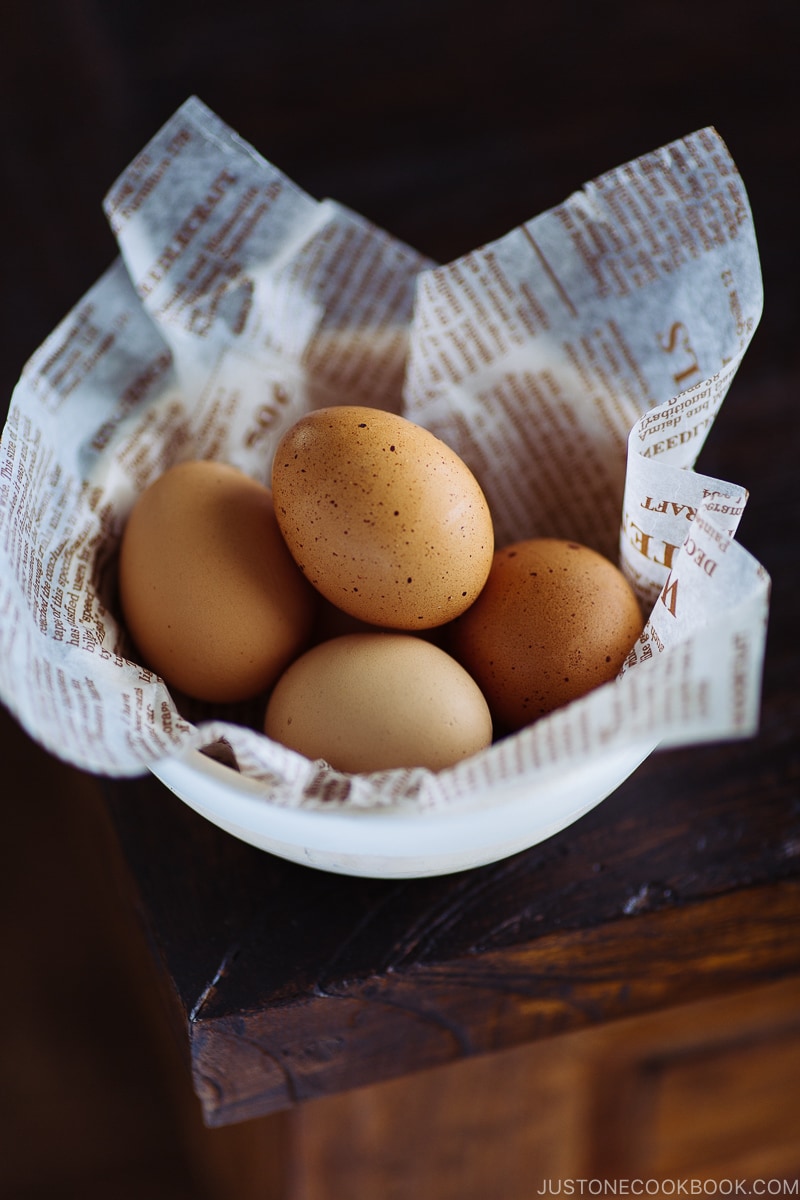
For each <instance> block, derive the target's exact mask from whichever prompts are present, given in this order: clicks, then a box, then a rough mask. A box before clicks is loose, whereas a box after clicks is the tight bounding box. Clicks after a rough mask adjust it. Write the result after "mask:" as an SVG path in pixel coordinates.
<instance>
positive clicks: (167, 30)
mask: <svg viewBox="0 0 800 1200" xmlns="http://www.w3.org/2000/svg"><path fill="white" fill-rule="evenodd" d="M789 7H790V6H784V5H781V4H778V3H770V2H767V3H766V4H764V5H762V6H760V7H759V12H758V13H757V14H753V15H752V17H751V18H750V19H749V21H748V24H747V27H746V28H744V27H741V28H739V27H737V25H736V22H735V19H734V18H733V17H732V16H731V15H730V11H729V6H723V5H722V4H720V3H712V4H709V5H708V6H702V7H701V6H694V8H693V9H692V10H691V11H689V9H688V8H687V10H686V12H684V13H682V14H680V13H675V12H673V13H672V17H673V18H674V19H670V20H667V21H666V23H665V25H664V27H663V28H662V27H660V26H659V28H658V29H656V28H655V27H653V28H650V26H649V25H648V21H649V17H648V18H647V20H645V14H644V10H643V8H642V6H641V5H640V4H634V3H620V4H617V5H616V6H599V7H598V8H597V11H596V12H595V13H594V14H592V13H590V12H589V11H587V12H585V13H583V14H582V16H581V19H580V20H579V21H576V20H574V18H573V17H571V16H570V12H571V10H569V11H568V8H569V6H564V8H563V10H561V9H558V8H557V6H556V8H554V9H553V10H552V11H550V10H547V12H543V11H537V10H536V9H535V8H533V7H531V6H527V7H526V6H521V7H519V6H516V5H512V4H511V3H504V2H503V0H501V2H500V3H499V4H492V5H485V4H478V3H475V4H468V5H466V6H463V5H456V4H454V3H452V2H449V0H438V2H436V3H433V4H431V5H430V6H427V7H426V8H425V10H424V12H423V10H422V9H420V10H419V12H417V10H413V11H405V10H402V11H401V10H399V9H398V10H397V11H394V10H392V11H389V12H387V11H385V10H380V15H379V10H378V9H377V8H376V9H374V10H372V9H370V8H368V7H366V6H365V7H364V8H363V11H362V8H361V7H360V6H357V5H350V4H345V5H343V6H335V7H334V8H333V9H331V8H330V6H327V5H322V4H317V5H314V4H310V5H308V4H307V5H301V6H299V7H298V8H297V9H296V10H295V9H293V8H292V7H291V6H284V7H283V8H282V9H281V12H280V16H277V15H276V14H274V13H270V11H269V10H268V8H267V7H266V6H255V5H252V4H247V3H243V2H236V0H233V2H232V3H229V4H226V5H225V6H222V7H221V8H220V9H219V11H216V10H214V9H211V10H208V11H202V12H201V11H197V12H193V13H192V18H191V21H190V22H189V23H188V24H187V20H186V14H185V13H184V12H183V11H182V8H181V6H180V5H178V4H172V5H170V4H165V5H164V6H161V7H159V9H158V12H157V13H156V11H155V6H153V11H152V12H151V11H150V8H151V6H148V5H143V6H134V8H132V9H131V8H130V6H128V9H129V11H126V10H125V9H124V7H123V8H121V9H119V10H114V11H113V12H112V8H111V6H109V7H108V10H107V11H104V12H101V11H100V9H99V6H98V8H97V9H96V10H95V9H94V8H92V6H87V5H81V6H74V5H72V4H70V3H68V0H60V2H59V3H56V4H51V5H48V6H46V8H47V21H46V22H44V25H43V21H44V16H43V13H44V9H43V6H42V5H41V4H37V3H35V2H34V3H30V4H28V5H26V6H24V10H23V9H22V7H21V11H20V13H19V14H18V20H17V24H16V26H15V27H14V28H13V30H11V31H10V33H9V39H10V40H9V46H10V51H9V52H8V53H9V60H10V61H11V60H13V70H10V71H6V72H5V74H4V78H3V85H2V86H3V87H4V88H9V89H10V90H9V92H8V95H7V99H8V101H9V103H8V104H7V111H9V112H12V111H13V118H12V119H11V121H10V123H9V124H10V127H9V129H8V131H7V137H6V149H5V151H4V154H3V156H2V157H3V159H4V165H9V166H10V168H11V170H10V172H9V186H7V187H6V188H5V189H4V193H3V196H2V204H3V206H4V208H7V212H5V213H4V214H3V215H4V217H5V227H6V228H7V229H8V228H10V229H13V230H14V237H13V238H9V239H8V241H7V244H6V246H5V249H4V255H5V259H6V264H7V269H8V272H9V273H8V276H7V277H8V279H10V280H11V281H12V283H13V285H14V288H15V290H14V291H13V292H11V291H10V289H7V293H6V295H7V299H11V298H12V297H13V320H12V319H11V318H10V317H9V319H6V320H5V321H4V322H3V323H2V328H1V329H0V336H2V339H3V346H2V350H3V353H2V355H0V366H1V367H2V370H3V371H4V372H5V374H4V375H3V391H4V395H7V394H8V393H9V392H10V389H11V386H12V385H13V382H14V380H15V379H16V377H17V375H18V373H19V369H20V367H21V365H22V362H23V361H24V358H25V357H26V356H27V354H29V353H30V352H31V351H32V350H33V349H34V348H35V347H36V346H37V345H38V344H39V342H40V341H41V340H42V339H43V338H44V336H45V335H46V334H47V333H48V332H49V330H50V328H52V326H53V325H54V324H55V322H56V321H57V320H58V319H59V318H60V317H61V316H62V315H63V313H64V312H65V311H66V310H67V309H68V308H69V307H71V306H72V305H73V304H74V303H75V302H76V301H77V299H78V298H79V296H80V295H81V293H82V291H83V290H84V289H85V288H86V287H88V286H89V285H90V284H91V283H92V282H93V281H94V279H95V278H96V277H97V276H98V275H99V274H100V272H101V271H102V270H103V269H104V268H105V266H106V265H107V263H108V262H109V260H110V257H111V255H112V253H113V244H112V241H111V238H110V234H109V233H108V230H107V229H106V227H105V224H104V221H103V218H102V214H101V212H100V207H99V206H100V200H101V197H102V195H103V194H104V193H105V191H106V190H107V188H108V187H109V186H110V185H111V183H112V182H113V180H114V178H115V176H116V174H117V173H118V172H119V171H120V170H121V169H122V168H123V167H124V166H125V165H126V163H127V162H128V161H129V160H130V159H131V158H132V157H133V156H134V155H135V154H136V153H137V152H138V150H139V149H140V148H141V146H142V145H143V144H144V142H145V141H146V140H147V138H148V137H149V136H150V135H151V133H152V132H153V131H154V130H155V129H156V128H157V127H158V125H159V124H160V123H161V122H162V121H163V120H165V119H166V118H167V116H169V115H170V113H171V112H172V111H173V110H174V109H175V108H176V107H177V106H178V104H180V103H181V102H182V101H183V99H185V97H186V96H187V95H188V94H190V93H191V92H197V94H199V95H200V96H201V98H202V99H204V100H205V101H206V102H207V103H208V104H209V105H210V106H211V107H212V108H215V109H216V110H217V111H218V112H219V114H220V115H221V116H222V117H223V118H224V119H225V120H226V121H228V122H229V123H230V124H231V125H233V126H234V127H235V128H238V129H239V130H240V132H241V133H242V134H243V136H245V137H246V138H247V139H248V140H249V141H251V142H252V143H254V144H255V145H256V146H257V147H258V148H259V149H260V150H261V151H262V152H263V153H264V154H266V155H267V156H268V157H270V158H271V159H272V160H273V161H275V162H276V163H278V165H280V166H281V167H282V168H283V169H284V170H286V171H287V173H288V174H289V175H290V176H291V177H293V178H294V179H296V180H297V182H298V183H300V184H301V185H302V186H304V187H305V188H307V189H308V190H309V191H311V192H312V193H313V194H316V195H325V194H329V195H333V196H335V197H336V198H337V199H339V200H341V201H343V202H345V203H348V204H350V205H351V206H352V207H353V208H355V209H356V210H358V211H360V212H363V213H364V214H365V215H367V216H369V217H370V218H372V219H373V220H375V221H376V222H377V223H378V224H382V225H384V226H385V227H386V228H388V229H390V230H391V231H392V232H393V233H395V234H396V235H397V236H400V237H403V238H405V239H406V240H408V241H409V242H411V243H412V244H414V245H415V246H416V247H418V248H419V249H420V250H422V251H424V252H425V253H428V254H430V255H431V256H433V257H434V258H437V259H439V260H446V259H448V258H450V257H454V256H455V255H457V254H460V253H462V252H463V251H465V250H467V249H469V248H471V247H473V246H476V245H479V244H480V243H481V242H483V241H487V240H489V239H491V238H494V237H497V236H499V235H501V234H502V233H504V232H506V230H508V229H510V228H511V227H512V226H513V225H515V224H517V223H519V222H520V221H523V220H526V219H527V218H529V217H530V216H532V215H534V214H535V213H536V212H538V211H541V210H542V209H543V208H545V207H548V206H550V205H552V204H555V203H557V202H559V201H560V200H562V199H563V198H564V196H565V195H567V194H568V193H569V192H570V191H571V190H572V189H574V188H576V187H578V186H580V184H581V183H582V182H583V181H584V180H585V179H587V178H590V177H592V176H593V175H595V174H597V173H598V172H600V171H603V170H605V169H607V168H609V167H611V166H614V165H616V164H617V163H619V162H623V161H625V160H627V159H629V158H632V157H635V156H636V155H637V154H640V153H644V152H646V151H648V150H650V149H652V148H654V147H655V146H657V145H659V144H662V143H663V142H666V141H668V140H671V139H672V138H674V137H677V136H680V135H681V134H684V133H688V132H690V131H691V130H692V129H695V128H699V127H700V126H702V125H705V124H708V123H714V124H716V125H717V127H718V129H719V130H720V132H721V133H722V135H723V137H725V139H726V140H727V142H728V145H729V146H730V149H731V151H732V153H733V155H734V158H735V159H736V161H737V163H738V165H739V167H740V170H741V171H742V174H743V177H744V179H745V183H746V185H747V187H748V191H749V194H750V198H751V202H752V204H753V209H754V215H755V220H756V229H757V232H758V234H759V239H760V247H761V254H762V264H763V268H764V276H765V289H766V308H765V317H764V321H763V323H762V327H761V329H760V330H759V331H758V333H757V334H756V338H755V340H754V343H753V345H752V347H751V349H750V351H749V352H748V356H747V358H746V359H745V363H744V365H743V367H742V368H741V370H740V373H739V375H738V377H737V379H736V381H735V382H734V386H733V388H732V391H731V393H730V394H729V397H728V398H727V400H726V402H725V406H724V408H723V412H722V415H721V417H720V418H719V420H718V421H717V423H716V426H715V428H714V430H713V432H712V435H711V438H710V440H709V442H708V444H707V446H706V448H705V449H704V451H703V454H702V456H701V459H700V462H699V464H698V467H699V469H701V470H703V471H705V472H707V473H708V474H711V475H717V476H719V477H721V478H725V479H731V480H735V481H736V482H740V483H742V484H744V485H746V486H747V487H748V488H749V489H750V492H751V500H750V503H749V506H748V509H747V511H746V513H745V516H744V519H743V522H742V525H741V528H740V534H739V538H740V540H741V541H742V542H743V544H744V545H745V546H746V547H747V548H748V549H750V550H751V551H752V553H753V554H754V555H755V556H756V557H757V558H758V559H759V561H760V562H762V563H763V565H764V566H765V567H766V568H767V570H768V571H769V572H770V574H771V576H772V578H773V581H774V594H773V602H772V612H771V621H770V630H769V640H768V653H767V661H766V668H765V677H764V704H763V717H762V725H761V730H760V732H759V735H758V736H757V737H756V738H754V739H752V740H749V741H746V742H742V743H736V744H730V745H727V744H726V745H712V746H708V747H704V748H693V749H688V750H681V751H672V752H669V753H661V754H657V755H654V756H653V757H652V758H651V759H650V760H649V761H648V762H646V763H645V764H644V765H643V766H642V767H641V768H640V769H639V770H638V771H637V772H636V773H635V775H634V776H633V777H632V778H631V779H629V780H628V782H627V783H625V784H624V786H622V787H621V788H620V789H619V790H618V791H617V792H616V793H615V794H614V795H612V796H611V797H609V798H608V799H607V800H606V801H605V802H604V803H603V804H602V805H601V806H600V807H599V808H597V809H596V810H594V811H593V812H592V813H590V814H589V815H587V816H586V817H584V818H583V819H582V820H580V821H579V822H578V823H577V824H575V825H574V826H572V827H571V828H569V829H567V830H565V831H564V832H563V833H561V834H559V835H557V836H555V837H553V838H551V839H549V840H548V841H546V842H545V843H543V844H542V845H540V846H537V847H534V848H533V849H531V850H530V851H528V852H527V853H524V854H520V855H517V856H516V857H514V858H512V859H509V860H507V861H505V862H503V863H499V864H497V865H495V866H489V867H485V868H483V869H479V870H475V871H471V872H467V873H464V874H460V875H454V876H449V877H444V878H441V879H432V880H424V881H406V882H380V881H371V880H357V879H348V878H342V877H336V876H333V875H327V874H324V873H321V872H315V871H313V870H310V869H305V868H302V867H299V866H295V865H291V864H289V863H285V862H282V861H280V860H278V859H276V858H272V857H269V856H267V855H265V854H262V853H260V852H258V851H256V850H253V849H251V848H249V847H248V846H246V845H244V844H241V843H239V842H237V841H236V840H234V839H233V838H230V837H228V836H227V835H225V834H223V833H221V832H219V831H218V830H217V829H215V828H214V827H212V826H211V825H209V824H208V823H206V822H204V821H203V820H202V819H201V818H199V817H197V816H195V815H194V814H193V813H192V812H191V811H190V810H189V809H188V808H186V807H185V806H183V805H181V804H180V803H179V802H178V801H176V800H175V799H174V798H173V797H172V796H171V795H170V794H169V793H167V792H166V791H165V790H164V789H163V788H162V787H161V786H160V785H159V784H157V783H156V782H155V781H154V780H153V779H150V778H144V779H141V780H135V781H128V782H120V783H108V785H107V788H106V791H107V796H108V803H109V806H110V811H111V813H112V815H113V820H114V823H115V827H116V830H117V832H118V836H119V839H120V842H121V845H122V847H123V850H124V853H125V856H126V859H127V862H128V864H129V867H130V872H131V877H132V880H133V881H134V884H135V894H136V897H137V900H136V903H137V905H138V907H139V910H140V912H141V916H142V919H143V922H144V926H145V928H146V930H147V934H148V936H149V938H150V939H151V942H152V945H153V949H154V953H155V958H156V961H157V963H158V965H159V970H160V975H161V977H162V979H163V980H164V982H165V983H166V987H167V992H168V994H169V996H170V998H171V1006H172V1013H173V1017H174V1018H175V1020H176V1021H177V1025H178V1031H179V1036H180V1038H181V1040H182V1043H183V1044H184V1045H185V1046H186V1048H187V1052H188V1056H189V1058H190V1060H191V1068H192V1072H193V1078H194V1084H195V1088H196V1090H197V1093H198V1095H199V1097H200V1100H201V1102H202V1106H203V1111H204V1115H205V1118H206V1120H207V1121H208V1123H209V1124H220V1125H221V1124H225V1123H234V1122H242V1121H244V1120H246V1119H248V1118H251V1117H255V1116H258V1115H261V1114H267V1113H270V1112H274V1111H277V1110H281V1109H285V1108H287V1107H288V1106H293V1105H296V1104H297V1103H298V1102H300V1101H306V1100H308V1099H310V1098H314V1097H322V1096H326V1095H332V1094H337V1093H341V1092H343V1091H345V1090H346V1089H351V1088H353V1087H356V1086H360V1085H367V1084H371V1083H374V1082H377V1081H380V1080H387V1079H390V1078H392V1077H398V1076H403V1075H409V1074H410V1073H413V1072H415V1071H417V1070H418V1069H422V1068H428V1067H432V1066H435V1065H439V1064H446V1063H453V1062H454V1061H456V1060H459V1059H463V1058H466V1057H468V1056H472V1055H480V1054H482V1053H483V1052H488V1051H497V1050H500V1049H502V1048H508V1047H514V1046H519V1047H522V1046H523V1045H526V1044H528V1045H530V1044H533V1043H536V1042H537V1041H539V1040H541V1039H547V1038H550V1036H551V1035H553V1034H558V1033H561V1032H565V1031H570V1030H578V1029H581V1028H584V1029H587V1028H590V1027H594V1028H599V1027H601V1026H603V1025H604V1024H605V1023H606V1022H610V1021H612V1020H615V1019H617V1018H625V1017H632V1016H633V1015H635V1014H642V1013H647V1012H655V1011H662V1012H663V1011H666V1010H668V1009H670V1008H671V1006H675V1005H680V1004H685V1003H688V1002H691V1001H695V1000H698V1001H699V1000H703V999H712V998H717V997H722V996H724V995H726V994H728V993H730V992H732V991H736V990H737V989H746V988H751V987H754V986H755V985H757V984H761V983H767V982H769V981H775V980H780V979H784V978H791V977H792V976H796V975H798V974H800V744H799V741H798V734H799V733H800V701H798V680H799V679H800V652H799V651H798V637H797V632H796V620H797V619H796V607H797V606H796V594H795V581H796V578H797V564H798V534H799V533H800V522H799V521H798V515H799V513H798V508H799V505H798V487H797V484H798V469H797V463H798V461H800V421H798V416H797V413H798V395H800V367H799V366H798V354H797V349H796V346H797V336H796V331H797V324H798V303H797V289H796V266H797V258H796V250H795V247H796V234H795V228H794V222H795V220H796V215H795V206H794V203H793V197H792V193H791V189H790V188H789V187H788V186H787V184H786V181H785V180H786V173H787V163H786V155H785V154H784V152H783V150H782V148H781V146H782V143H781V138H785V139H786V142H787V146H789V147H793V146H794V141H793V140H792V139H794V138H795V130H794V128H793V126H792V113H793V111H794V98H793V90H794V84H793V78H794V65H795V64H794V50H795V47H796V45H797V32H798V15H797V10H796V9H791V11H789ZM39 9H42V11H37V10H39ZM559 13H560V15H559ZM43 30H44V34H43ZM231 40H232V41H233V43H234V45H235V52H230V53H226V54H224V55H222V56H220V55H219V53H218V47H219V46H220V45H227V44H230V42H231ZM65 47H66V51H67V52H66V53H65ZM12 101H13V105H12V103H11V102H12ZM795 157H796V156H795Z"/></svg>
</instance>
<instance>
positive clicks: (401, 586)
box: [272, 405, 494, 630]
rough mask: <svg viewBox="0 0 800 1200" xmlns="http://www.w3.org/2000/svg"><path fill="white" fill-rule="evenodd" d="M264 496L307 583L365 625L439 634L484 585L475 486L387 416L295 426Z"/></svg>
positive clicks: (336, 413)
mask: <svg viewBox="0 0 800 1200" xmlns="http://www.w3.org/2000/svg"><path fill="white" fill-rule="evenodd" d="M272 490H273V495H274V498H275V513H276V516H277V519H278V523H279V524H280V527H281V530H282V532H283V535H284V538H285V539H286V543H287V545H288V547H289V549H290V550H291V552H292V555H293V556H294V558H295V560H296V561H297V563H298V564H299V566H300V567H301V569H302V571H303V572H304V574H305V576H306V578H307V579H309V580H310V582H311V583H312V584H313V585H314V587H315V588H316V589H317V590H318V591H319V592H321V593H322V595H323V596H325V597H326V598H327V599H328V600H330V601H331V602H332V603H333V604H335V605H336V606H337V607H338V608H341V609H342V610H343V611H344V612H347V613H349V614H350V615H351V616H354V617H357V618H359V619H360V620H363V621H367V622H369V623H370V624H373V625H381V626H386V627H389V628H392V629H401V630H414V629H426V628H431V627H433V626H436V625H441V624H444V623H445V622H447V621H450V620H452V619H453V618H454V617H456V616H458V615H459V614H460V613H461V612H463V611H464V610H465V609H466V608H468V607H469V605H470V604H471V603H472V602H473V600H474V599H475V597H476V596H477V595H478V594H479V592H480V590H481V588H482V587H483V584H484V583H485V581H486V578H487V576H488V574H489V569H490V567H491V562H492V554H493V551H494V534H493V528H492V520H491V516H490V513H489V507H488V504H487V502H486V498H485V496H484V494H483V491H482V490H481V488H480V486H479V484H478V482H477V480H476V479H475V476H474V475H473V474H472V472H471V471H470V470H469V468H468V467H467V465H466V464H465V463H464V462H463V460H462V459H461V458H460V457H459V456H458V455H457V454H455V452H454V451H453V450H451V449H450V447H449V446H447V445H445V443H444V442H442V441H441V440H440V439H438V438H437V437H435V436H434V435H433V434H432V433H430V432H429V431H428V430H425V429H423V428H422V427H421V426H419V425H416V424H414V423H413V422H412V421H408V420H406V419H405V418H404V417H401V416H398V415H396V414H394V413H388V412H383V411H382V410H379V409H374V408H364V407H359V406H356V405H343V406H341V407H331V408H325V409H320V410H318V411H316V412H312V413H310V414H308V415H307V416H305V417H302V418H301V419H300V420H299V421H298V422H297V423H296V424H295V425H294V426H293V427H292V428H291V429H290V430H288V432H287V433H286V434H285V435H284V437H283V439H282V440H281V442H280V444H279V446H278V448H277V451H276V454H275V459H274V463H273V468H272Z"/></svg>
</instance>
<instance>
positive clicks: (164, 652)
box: [119, 461, 315, 702]
mask: <svg viewBox="0 0 800 1200" xmlns="http://www.w3.org/2000/svg"><path fill="white" fill-rule="evenodd" d="M119 595H120V603H121V607H122V612H123V617H124V620H125V623H126V625H127V628H128V631H129V633H130V635H131V637H132V638H133V640H134V642H135V643H136V647H137V651H138V653H139V655H140V657H141V659H142V661H143V664H144V665H145V666H147V667H150V668H151V669H152V670H154V671H156V672H158V674H160V675H161V676H162V677H163V678H164V679H165V680H166V682H167V683H168V684H170V685H171V686H173V687H174V688H175V689H179V690H180V691H182V692H185V693H186V694H187V695H189V696H192V697H194V698H195V699H199V700H209V701H214V702H230V701H239V700H246V699H250V698H251V697H253V696H256V695H258V694H259V693H260V692H261V691H263V690H264V689H265V688H267V687H269V686H270V685H271V684H272V683H273V682H274V680H275V679H276V678H277V677H278V675H279V674H280V673H281V671H283V669H284V667H285V666H286V665H287V663H288V662H289V661H290V660H291V659H292V658H293V657H295V656H296V655H297V654H299V653H300V651H301V650H302V649H304V647H305V645H306V642H307V639H308V636H309V633H310V629H311V625H312V620H313V614H314V607H315V598H314V593H313V590H312V589H311V588H310V586H309V585H308V583H307V582H306V580H305V579H304V578H303V576H302V574H301V572H300V571H299V570H298V568H297V565H296V564H295V562H294V560H293V559H292V557H291V555H290V554H289V551H288V550H287V549H286V546H285V544H284V542H283V538H282V537H281V533H280V530H279V528H278V524H277V522H276V520H275V514H274V510H273V504H272V495H271V493H270V490H269V488H267V487H265V486H264V485H263V484H260V483H258V482H257V481H256V480H254V479H251V478H250V477H249V476H247V475H245V474H243V473H242V472H241V471H238V470H236V469H235V468H234V467H231V466H228V465H226V464H223V463H214V462H203V461H191V462H184V463H180V464H179V465H177V466H173V467H171V468H169V469H168V470H167V471H165V472H164V474H163V475H161V476H160V477H159V478H158V479H156V481H155V482H154V483H153V484H151V485H150V487H149V488H147V489H146V491H144V492H143V493H142V495H141V496H140V497H139V499H138V501H137V502H136V504H135V505H134V507H133V510H132V512H131V514H130V517H129V519H128V521H127V524H126V526H125V529H124V532H123V536H122V542H121V545H120V555H119Z"/></svg>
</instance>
